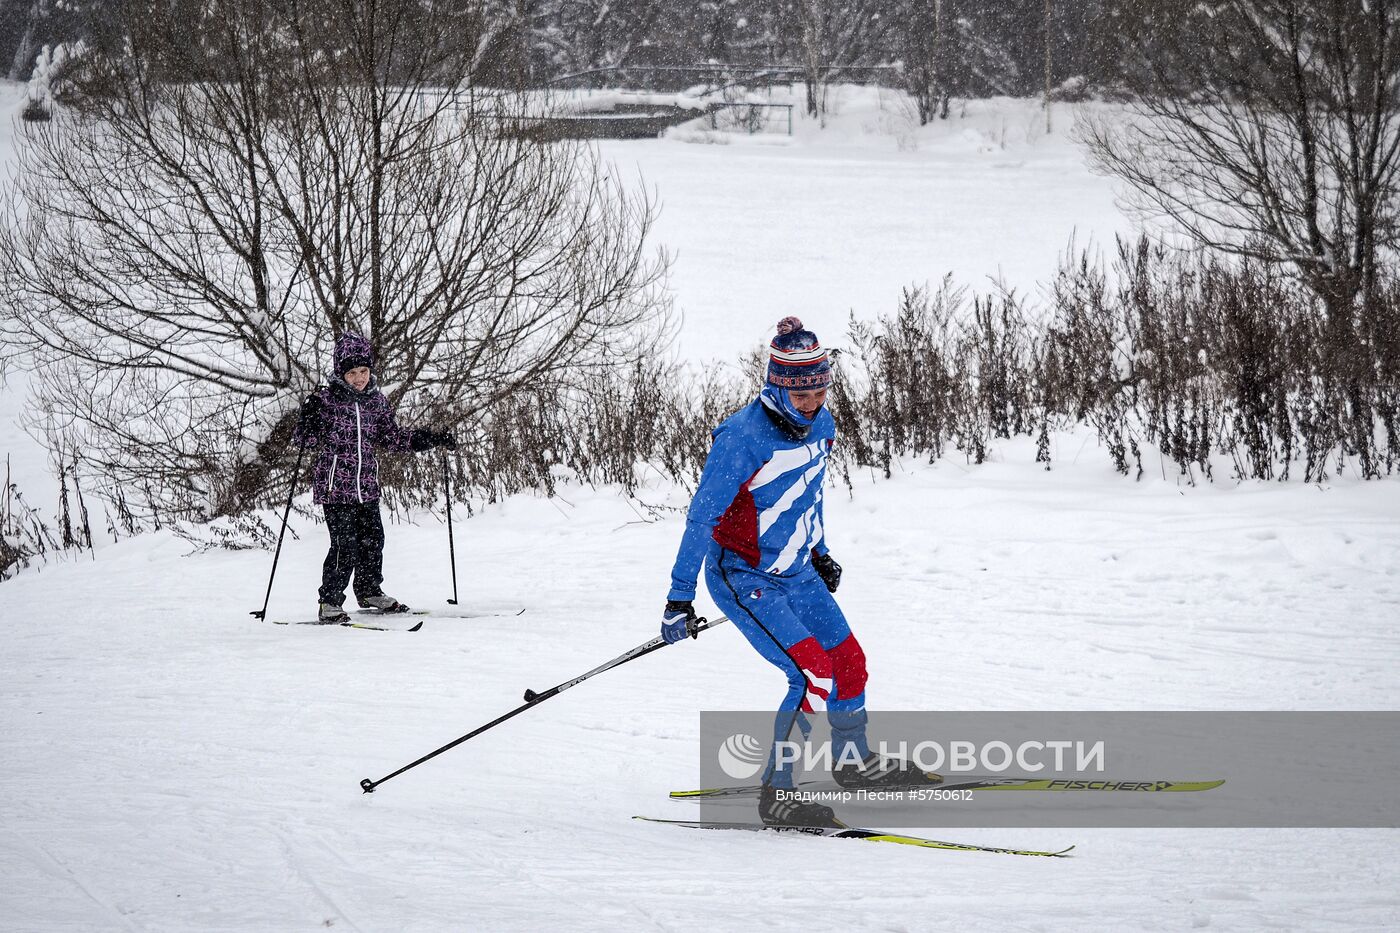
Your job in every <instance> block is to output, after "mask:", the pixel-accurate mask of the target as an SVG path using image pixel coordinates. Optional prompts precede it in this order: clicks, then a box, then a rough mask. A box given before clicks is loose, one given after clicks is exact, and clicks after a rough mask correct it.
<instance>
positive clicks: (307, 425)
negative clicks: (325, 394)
mask: <svg viewBox="0 0 1400 933" xmlns="http://www.w3.org/2000/svg"><path fill="white" fill-rule="evenodd" d="M325 410H326V403H325V402H323V401H321V396H319V395H315V394H312V395H308V396H307V397H306V401H304V402H302V403H301V414H299V415H298V416H297V433H298V434H300V435H301V436H302V437H317V436H319V435H320V433H321V427H322V426H323V424H324V423H325Z"/></svg>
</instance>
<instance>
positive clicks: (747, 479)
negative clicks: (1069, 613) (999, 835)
mask: <svg viewBox="0 0 1400 933" xmlns="http://www.w3.org/2000/svg"><path fill="white" fill-rule="evenodd" d="M831 378H832V376H831V364H830V362H829V361H828V360H827V356H826V351H825V350H823V349H822V347H821V344H820V343H819V342H818V340H817V336H816V334H814V333H812V332H811V331H808V330H805V329H803V326H802V322H801V321H800V320H798V319H797V318H795V317H787V318H784V319H783V320H781V321H779V322H778V335H777V336H776V337H775V338H773V341H772V343H771V345H770V348H769V361H768V372H767V380H766V384H765V385H764V387H763V389H762V391H761V392H760V393H759V395H758V397H757V398H756V399H754V400H753V402H751V403H750V404H749V405H747V406H745V407H744V408H742V409H740V410H739V411H738V412H736V413H735V414H734V415H732V416H730V417H729V418H728V419H726V420H725V421H724V423H722V424H721V425H720V426H719V427H718V428H716V429H715V430H714V432H713V436H714V446H713V447H712V448H711V450H710V455H709V457H708V459H707V460H706V461H705V468H704V471H703V472H702V474H701V477H700V485H699V487H698V488H697V489H696V491H695V497H694V498H693V499H692V500H691V503H690V509H689V511H688V512H687V515H686V528H685V534H684V536H683V537H682V539H681V545H680V549H679V552H678V554H677V555H676V562H675V566H674V568H673V569H672V571H671V589H670V592H669V593H668V594H667V601H666V608H665V612H664V613H663V616H662V624H661V634H662V637H664V638H665V639H666V641H667V642H676V641H679V640H681V639H683V638H685V637H686V636H687V635H688V634H691V632H692V626H693V625H694V623H695V620H696V614H695V609H694V605H693V600H694V599H695V590H696V578H697V577H698V575H699V572H700V569H701V565H702V564H703V565H704V570H705V583H706V587H707V588H708V589H709V592H710V597H711V598H712V599H713V600H714V602H715V604H716V605H717V606H718V607H719V608H720V609H721V610H723V611H724V613H725V614H726V615H727V616H728V617H729V619H730V621H732V622H733V623H734V625H735V627H736V628H738V629H739V631H741V632H742V633H743V635H744V637H745V638H746V639H748V641H749V644H750V645H752V646H753V648H754V650H756V651H757V652H758V653H759V654H760V655H762V656H763V658H764V659H765V660H767V661H768V662H769V663H771V664H773V665H774V666H775V667H777V668H778V669H779V670H780V671H782V672H783V674H784V675H785V676H786V678H787V683H788V689H787V694H786V696H784V698H783V701H782V703H781V705H780V706H779V712H778V716H777V720H776V724H775V741H782V740H785V739H787V737H788V734H789V733H790V732H791V730H792V726H793V725H794V723H795V722H796V720H797V717H798V716H799V715H800V711H802V710H806V711H811V709H812V707H811V703H810V700H809V698H808V695H809V694H811V695H814V696H818V697H820V698H822V699H824V700H825V701H826V710H827V719H828V722H829V724H830V726H831V733H832V754H833V756H834V760H835V761H836V762H837V763H838V767H837V768H836V769H835V777H836V779H837V781H838V782H840V783H841V784H842V786H845V787H850V788H860V787H876V786H894V785H911V784H920V783H925V782H930V783H932V782H933V776H925V775H924V773H923V772H921V771H915V770H912V769H910V768H909V766H908V763H907V762H903V761H899V760H897V759H882V758H881V757H880V756H879V755H876V754H872V753H871V751H870V749H869V745H868V742H867V741H866V735H865V726H866V712H865V683H866V671H865V654H864V652H863V651H862V650H861V647H860V643H859V642H857V641H856V637H855V635H854V634H852V633H851V629H850V626H849V625H848V624H847V623H846V619H845V616H843V615H842V613H841V609H840V607H839V606H837V604H836V600H835V599H834V598H833V596H832V594H833V593H835V592H836V588H837V586H838V585H839V584H840V582H841V565H840V564H838V563H837V562H836V561H835V559H833V558H832V556H831V554H830V553H829V552H828V550H827V546H826V538H825V525H824V523H823V520H822V482H823V479H824V478H825V475H826V460H827V456H828V454H829V453H830V451H831V446H832V443H833V441H834V439H835V435H836V428H835V423H834V422H833V421H832V417H831V413H830V412H828V411H827V410H826V408H825V407H824V406H825V402H826V393H827V389H828V387H829V386H830V385H831ZM809 677H816V678H821V679H830V680H831V688H830V690H829V691H827V690H824V689H822V688H820V687H818V686H815V685H814V684H812V682H811V680H810V679H809ZM843 762H844V763H845V764H844V766H842V763H843ZM792 787H793V776H792V771H791V768H790V766H784V767H778V766H777V763H776V759H775V756H774V754H773V753H771V752H770V754H769V759H768V765H767V767H766V768H765V770H764V773H763V792H762V794H761V795H760V798H759V814H760V816H761V817H762V818H763V820H764V822H765V823H770V824H785V825H800V826H833V825H839V824H837V823H836V822H835V816H834V814H833V813H832V811H831V809H830V808H829V807H825V806H822V805H820V804H816V803H810V802H800V801H798V800H795V799H792V798H791V797H790V796H788V795H780V794H779V793H778V792H779V791H780V790H786V789H791V788H792Z"/></svg>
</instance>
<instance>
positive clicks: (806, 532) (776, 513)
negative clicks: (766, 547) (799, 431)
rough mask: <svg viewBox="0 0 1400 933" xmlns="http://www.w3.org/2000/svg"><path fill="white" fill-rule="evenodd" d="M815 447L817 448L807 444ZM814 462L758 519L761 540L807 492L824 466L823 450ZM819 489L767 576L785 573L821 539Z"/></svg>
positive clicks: (824, 456) (824, 454) (769, 568)
mask: <svg viewBox="0 0 1400 933" xmlns="http://www.w3.org/2000/svg"><path fill="white" fill-rule="evenodd" d="M809 446H817V445H809ZM814 459H815V460H816V462H815V463H813V464H812V466H811V467H810V468H809V469H808V470H807V472H805V473H803V474H802V476H801V477H800V478H799V479H798V480H797V481H796V482H794V483H793V484H792V485H791V486H789V487H788V489H787V491H786V492H784V493H783V495H782V498H780V499H779V500H778V501H777V502H775V503H774V504H773V505H772V507H770V508H767V509H765V510H764V511H763V514H762V515H760V516H759V518H758V533H759V536H760V537H762V535H763V534H764V532H766V531H767V530H768V529H769V528H772V527H773V524H774V523H775V522H776V521H777V520H778V519H779V518H781V517H782V516H783V515H784V514H785V513H786V512H787V511H788V509H789V508H791V507H792V504H793V503H794V502H796V501H797V500H798V499H799V498H801V497H802V494H803V493H805V492H806V491H807V487H809V486H810V485H811V484H812V481H813V480H815V479H816V478H817V477H819V476H820V475H821V474H822V470H823V469H824V468H825V466H826V451H825V450H821V451H819V452H818V453H817V455H816V457H815V458H814ZM821 501H822V490H821V487H820V486H818V487H817V491H816V495H815V497H814V498H813V500H812V505H811V506H810V507H809V508H808V509H807V511H806V512H805V513H804V514H803V515H802V516H801V517H800V518H799V519H798V520H797V524H796V525H795V526H794V527H793V529H792V535H791V536H789V537H788V540H787V543H786V544H784V545H783V550H782V552H781V553H779V554H778V557H777V559H776V560H774V561H773V563H772V564H771V565H769V567H768V572H769V573H784V572H786V571H787V570H788V568H790V567H791V566H792V565H793V562H794V561H796V560H797V555H798V554H799V553H801V552H802V551H803V549H804V548H809V547H810V546H811V545H812V544H815V543H816V542H817V541H820V540H821V520H820V519H819V518H818V517H817V510H818V508H819V507H820V506H821Z"/></svg>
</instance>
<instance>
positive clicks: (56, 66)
mask: <svg viewBox="0 0 1400 933" xmlns="http://www.w3.org/2000/svg"><path fill="white" fill-rule="evenodd" d="M83 51H84V45H83V43H82V42H81V41H78V42H74V43H67V42H61V43H59V44H58V45H56V46H52V47H50V46H47V45H46V46H44V47H43V48H42V49H41V50H40V51H39V57H38V58H37V59H35V61H34V71H33V73H32V74H31V75H30V77H29V84H28V86H27V87H26V89H25V103H24V110H23V111H22V112H21V117H22V118H23V119H25V120H27V121H30V122H35V121H44V120H48V119H50V118H52V116H53V112H54V107H55V106H56V105H57V104H58V103H60V102H62V101H63V100H64V98H65V97H66V96H67V95H68V94H69V93H71V90H72V88H71V84H70V82H69V80H68V75H69V74H70V72H71V70H72V68H73V67H74V65H75V64H76V62H77V61H78V59H79V57H80V56H81V55H82V53H83Z"/></svg>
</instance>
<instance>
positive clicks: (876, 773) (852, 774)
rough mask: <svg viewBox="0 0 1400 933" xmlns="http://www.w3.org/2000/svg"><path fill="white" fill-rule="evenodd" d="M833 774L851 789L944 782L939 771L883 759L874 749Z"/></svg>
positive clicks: (838, 782)
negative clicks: (858, 762)
mask: <svg viewBox="0 0 1400 933" xmlns="http://www.w3.org/2000/svg"><path fill="white" fill-rule="evenodd" d="M832 777H834V778H836V783H837V784H840V785H841V786H842V787H844V788H847V789H848V790H859V789H860V788H863V787H929V786H931V785H934V784H942V783H943V776H942V775H940V774H934V773H933V772H932V771H920V770H919V769H918V768H916V767H914V765H913V764H911V763H910V762H908V761H905V760H904V759H903V758H881V757H880V756H879V755H877V754H875V753H874V752H871V753H870V756H869V757H868V758H866V759H865V760H864V761H862V762H861V763H860V764H858V765H839V766H837V767H836V768H833V769H832Z"/></svg>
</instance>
